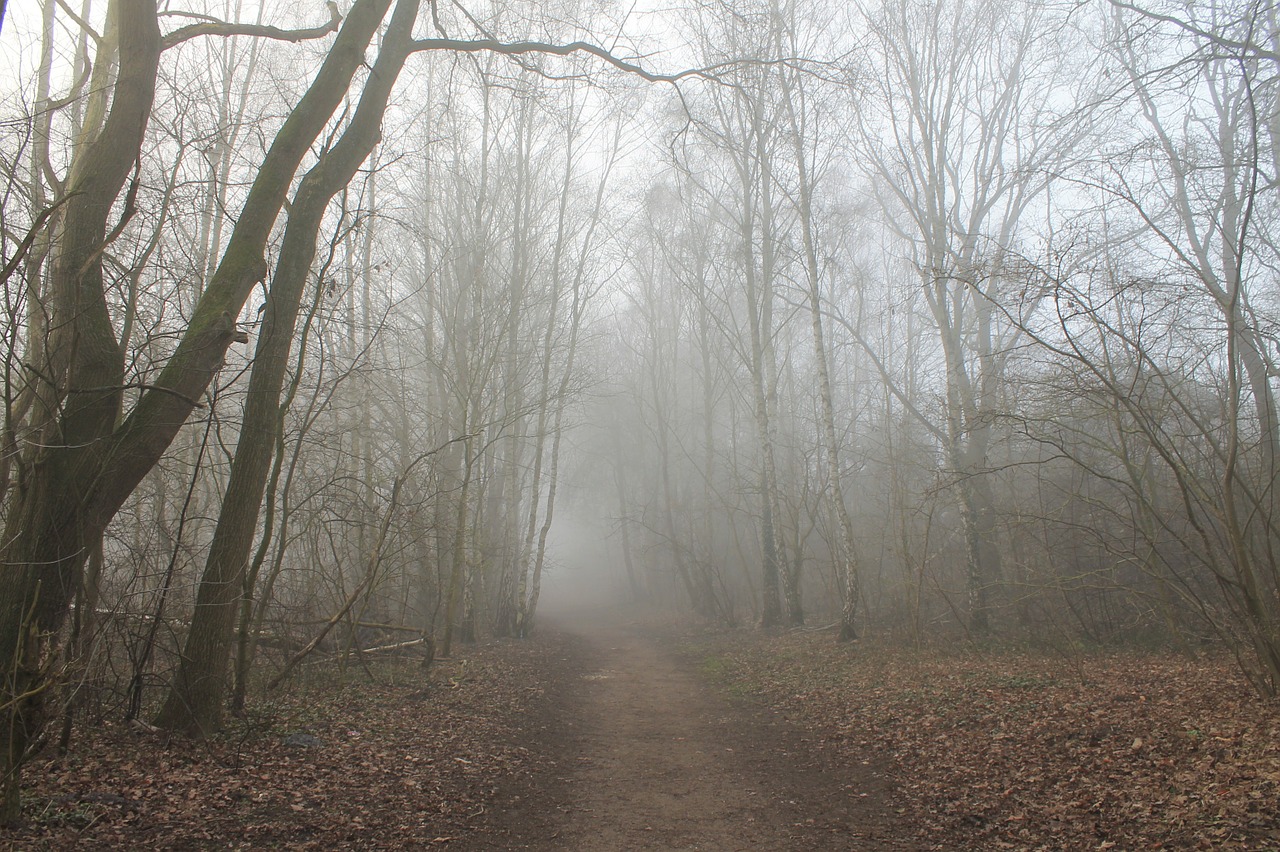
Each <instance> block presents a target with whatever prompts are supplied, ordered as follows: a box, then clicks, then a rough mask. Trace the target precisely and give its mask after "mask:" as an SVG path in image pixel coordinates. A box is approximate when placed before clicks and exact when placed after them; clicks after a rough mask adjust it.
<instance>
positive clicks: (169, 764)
mask: <svg viewBox="0 0 1280 852" xmlns="http://www.w3.org/2000/svg"><path fill="white" fill-rule="evenodd" d="M25 784H26V787H25V794H26V803H27V804H26V815H27V823H26V825H25V827H24V828H22V829H20V830H17V831H10V832H7V833H0V847H3V848H16V849H50V850H54V849H59V850H60V849H70V848H75V849H235V848H241V849H314V850H328V849H435V848H448V849H454V850H468V852H483V850H504V849H511V850H515V849H534V850H548V852H550V850H600V852H608V850H631V849H669V850H675V849H698V850H747V849H750V850H790V849H795V850H800V849H805V850H824V849H828V850H927V849H939V850H951V849H975V850H976V849H1027V850H1032V849H1051V850H1059V849H1064V850H1065V849H1080V850H1086V849H1101V850H1106V849H1116V850H1129V849H1135V850H1136V849H1171V850H1172V849H1197V848H1201V849H1273V850H1274V849H1280V807H1278V803H1280V706H1278V705H1277V703H1275V702H1263V701H1260V700H1258V699H1256V698H1255V697H1254V696H1253V694H1252V693H1251V692H1250V690H1249V689H1248V687H1247V685H1246V684H1244V683H1243V681H1242V679H1241V678H1240V677H1239V676H1238V675H1237V674H1236V673H1235V671H1234V668H1233V667H1232V664H1231V662H1230V661H1229V660H1228V659H1225V658H1222V657H1218V656H1212V655H1209V656H1204V657H1200V658H1196V659H1191V658H1187V657H1180V656H1167V655H1154V654H1106V655H1087V656H1082V655H1078V654H1076V655H1071V656H1055V655H1048V654H1041V653H1026V652H1014V651H1009V650H1001V651H986V652H982V653H980V652H978V651H977V650H975V649H974V648H958V649H957V648H952V649H946V650H928V651H905V650H901V649H897V650H895V649H889V648H879V647H872V646H867V645H861V644H854V645H851V646H837V645H835V644H834V643H833V642H832V640H831V636H830V634H829V633H828V632H826V631H822V632H791V633H782V634H766V633H761V632H758V631H733V632H728V633H726V632H691V631H688V630H671V629H662V628H660V627H659V626H656V625H654V624H652V623H649V624H641V623H628V622H626V621H625V620H623V619H620V618H614V619H612V620H596V621H594V622H581V621H577V622H574V623H573V624H572V626H570V625H568V624H567V623H565V624H564V625H563V626H560V625H553V624H547V625H544V629H543V630H540V631H539V634H538V636H537V637H536V638H535V639H533V640H530V641H526V642H515V641H504V642H494V643H489V644H484V645H480V646H475V647H469V648H466V649H464V650H463V651H462V652H461V653H460V654H459V655H457V656H455V658H454V659H451V660H444V661H439V662H438V663H437V665H436V667H435V668H434V669H433V670H432V672H431V674H430V676H425V675H424V674H423V672H422V671H421V669H420V668H419V667H417V666H416V665H413V664H411V663H408V662H403V661H401V662H388V663H376V664H375V663H372V662H371V663H370V664H369V666H368V667H367V668H364V667H362V666H359V665H354V666H352V667H350V668H349V670H348V671H347V672H346V676H345V677H344V678H342V679H341V680H339V679H338V678H337V677H336V673H334V672H333V671H331V670H329V669H327V668H326V667H324V666H315V667H312V668H311V669H309V671H308V672H307V673H306V676H305V677H303V678H299V679H298V681H297V682H296V683H295V684H293V685H292V687H291V691H289V692H286V693H284V694H282V695H280V696H278V697H277V698H275V699H274V701H273V703H271V704H270V705H261V706H259V707H258V708H257V709H255V711H254V713H253V714H251V716H250V717H249V718H248V719H245V720H238V721H236V722H235V723H234V724H232V725H231V726H230V727H229V729H228V731H227V732H226V733H225V734H223V735H221V736H219V737H217V738H215V739H212V740H208V741H205V742H202V743H192V742H189V741H185V740H181V739H173V740H168V739H166V738H164V737H162V736H160V735H157V734H152V733H145V732H142V733H139V732H135V731H132V730H130V729H128V728H127V727H125V726H123V725H106V726H103V727H101V728H99V729H95V730H91V731H88V730H87V731H83V732H80V733H78V735H77V741H76V743H75V745H74V747H73V749H72V751H71V753H70V754H69V755H68V756H65V757H53V756H46V757H40V758H37V760H36V761H35V762H34V763H33V764H32V765H31V766H30V767H29V768H28V770H27V773H26V778H25Z"/></svg>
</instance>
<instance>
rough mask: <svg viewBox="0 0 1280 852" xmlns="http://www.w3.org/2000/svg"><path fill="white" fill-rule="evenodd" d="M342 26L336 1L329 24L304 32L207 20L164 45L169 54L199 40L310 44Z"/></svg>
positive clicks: (178, 32) (173, 34) (170, 37)
mask: <svg viewBox="0 0 1280 852" xmlns="http://www.w3.org/2000/svg"><path fill="white" fill-rule="evenodd" d="M341 23H342V14H341V13H340V12H339V11H338V6H337V4H336V3H334V2H333V0H330V2H329V22H328V23H327V24H324V25H323V26H319V27H307V28H304V29H300V30H282V29H280V28H279V27H270V26H264V25H262V24H238V23H230V22H227V21H218V20H214V19H209V20H203V21H201V22H200V23H198V24H188V25H187V26H185V27H181V28H180V29H176V30H174V31H173V32H171V33H169V34H168V35H167V36H165V37H164V41H163V42H162V43H161V44H162V49H163V50H168V49H169V48H171V47H173V46H174V45H177V44H181V43H182V42H184V41H189V40H191V39H193V38H197V37H199V36H206V35H211V36H222V37H224V38H225V37H229V36H237V35H243V36H252V37H254V38H270V39H275V40H276V41H292V42H299V41H307V40H308V39H316V38H324V37H325V36H327V35H328V34H329V33H336V32H337V31H338V26H339V25H340V24H341Z"/></svg>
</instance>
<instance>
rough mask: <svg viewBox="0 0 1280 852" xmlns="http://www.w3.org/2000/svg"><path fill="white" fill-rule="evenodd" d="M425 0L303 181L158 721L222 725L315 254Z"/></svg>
mask: <svg viewBox="0 0 1280 852" xmlns="http://www.w3.org/2000/svg"><path fill="white" fill-rule="evenodd" d="M417 14H418V3H417V0H400V2H399V3H397V5H396V10H395V12H394V13H393V14H392V16H391V21H390V24H389V26H388V29H387V38H386V40H385V42H384V43H383V46H382V49H381V50H380V51H379V53H378V59H377V61H376V62H375V63H374V66H373V70H372V73H371V74H370V76H369V82H368V83H367V84H366V86H365V89H364V92H363V94H362V95H361V98H360V103H359V105H358V106H357V108H356V111H355V114H354V115H353V116H352V118H351V123H350V124H349V125H348V127H347V129H346V131H345V132H344V133H343V135H342V138H341V139H340V140H339V141H338V143H337V144H336V145H335V146H334V147H333V148H331V149H330V150H329V151H327V152H325V153H324V154H323V155H321V157H320V160H319V161H318V162H317V163H316V165H315V166H314V167H312V169H311V171H309V172H308V173H307V175H306V176H305V177H304V178H303V179H302V182H301V183H300V184H299V186H298V191H297V193H296V194H295V196H294V201H293V205H292V207H291V208H290V211H289V222H288V225H287V226H286V228H285V233H284V242H283V245H282V246H281V250H280V263H279V266H278V267H277V269H276V274H275V276H274V278H273V279H272V281H271V287H270V290H269V291H268V294H267V303H266V310H265V313H264V315H263V320H262V332H261V336H260V337H259V338H258V346H257V351H256V352H255V355H254V363H253V370H252V372H251V374H250V377H249V391H248V396H247V399H246V402H245V412H244V420H243V423H242V426H241V429H240V437H239V441H238V442H237V444H236V452H235V456H234V458H233V460H232V464H231V474H230V479H229V481H228V483H227V492H226V496H225V498H224V500H223V504H222V511H221V513H220V514H219V516H218V526H217V529H216V530H215V531H214V536H213V542H212V544H211V545H210V548H209V556H208V559H207V561H206V563H205V570H204V574H203V576H202V577H201V580H200V586H199V589H198V590H197V594H196V606H195V612H194V614H193V616H192V619H191V629H190V631H189V633H188V634H187V641H186V645H185V647H184V650H183V653H182V657H181V662H180V663H179V666H178V672H177V675H176V676H175V679H174V682H173V685H172V687H171V689H170V692H169V695H168V697H167V698H166V700H165V703H164V706H163V707H162V708H161V710H160V714H159V716H158V717H157V719H156V725H157V726H159V727H161V728H165V729H168V730H173V731H179V732H181V733H184V734H187V735H189V736H204V735H207V734H209V733H212V732H213V731H216V730H217V729H218V728H219V727H221V724H222V711H223V699H224V697H225V695H226V681H227V677H226V675H227V663H228V660H229V659H230V652H231V647H232V641H233V637H234V627H235V618H236V612H237V610H238V608H239V604H240V597H241V594H242V593H243V587H244V573H245V570H246V567H247V564H248V559H249V551H250V549H251V548H252V546H253V539H254V535H255V533H256V531H257V527H258V515H259V512H260V510H261V507H262V495H263V491H264V489H265V487H266V481H267V474H268V473H269V471H270V468H271V457H272V454H273V450H274V448H275V446H276V443H277V436H276V430H277V428H278V427H279V422H280V391H281V389H282V387H283V384H284V374H285V369H286V367H287V366H288V363H289V355H290V352H291V351H292V347H293V338H294V331H295V329H296V326H297V319H298V314H299V312H300V309H301V305H302V294H303V292H304V290H305V289H306V282H307V276H308V274H309V273H310V272H311V263H312V261H313V260H314V259H315V254H316V236H317V234H318V233H319V230H320V223H321V220H322V218H323V217H324V213H325V210H326V209H327V207H328V205H329V202H330V200H331V199H332V198H333V196H334V195H335V194H337V192H338V191H339V190H341V189H342V188H343V187H345V186H346V185H347V184H348V183H349V182H350V181H351V179H352V178H353V177H354V176H355V172H356V169H357V168H359V166H360V164H361V163H363V162H364V161H365V160H366V159H367V158H368V156H369V154H370V153H371V152H372V151H373V147H374V145H375V144H377V141H378V139H379V137H380V131H379V128H380V127H381V124H382V116H383V113H384V112H385V110H386V106H387V102H388V99H389V98H390V95H391V89H392V86H393V85H394V84H395V80H396V78H397V76H398V75H399V73H400V69H401V68H402V67H403V65H404V61H405V58H406V57H407V56H408V55H409V50H410V47H411V41H410V38H411V33H412V28H413V22H414V20H415V19H416V18H417Z"/></svg>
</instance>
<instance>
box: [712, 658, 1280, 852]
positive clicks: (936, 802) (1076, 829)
mask: <svg viewBox="0 0 1280 852" xmlns="http://www.w3.org/2000/svg"><path fill="white" fill-rule="evenodd" d="M699 647H700V648H701V649H702V652H703V653H705V654H708V655H709V656H708V659H713V660H715V661H716V662H714V664H712V665H711V666H710V668H711V669H712V670H714V669H723V670H724V672H725V674H724V675H723V677H724V678H726V679H728V680H729V681H730V682H731V683H733V684H735V685H736V687H737V688H738V689H739V690H744V689H745V690H747V691H750V692H752V693H754V694H756V695H758V696H760V697H762V698H763V699H764V700H765V701H767V702H768V703H769V704H771V705H772V706H774V707H775V708H776V709H778V710H779V711H781V712H782V713H784V714H785V715H786V716H788V717H790V718H791V719H792V720H793V721H795V722H796V723H798V724H800V725H801V726H803V727H805V728H806V729H808V730H809V731H810V732H811V734H812V736H813V738H814V739H815V740H816V741H817V742H818V743H819V745H820V747H822V748H827V749H832V750H835V751H837V752H839V753H840V754H842V755H843V757H844V763H845V765H846V766H848V767H850V768H851V771H856V769H853V768H854V767H857V766H859V765H860V763H861V761H863V760H865V759H866V758H867V756H868V755H883V756H885V757H887V758H888V760H889V761H890V767H889V768H888V771H889V772H890V773H891V775H892V781H893V784H894V790H895V794H894V795H895V800H896V801H895V805H894V806H895V809H896V810H897V811H898V813H899V815H900V816H901V817H902V823H903V824H904V825H908V826H912V827H913V829H914V830H916V831H917V840H918V841H919V843H920V845H921V846H922V847H923V848H933V849H948V850H950V849H1000V848H1005V849H1054V850H1057V849H1082V850H1083V849H1099V850H1105V849H1125V850H1133V849H1276V848H1280V706H1278V705H1277V704H1276V703H1275V702H1264V701H1260V700H1259V699H1257V698H1256V697H1255V695H1254V694H1253V693H1252V691H1251V690H1250V689H1249V687H1248V686H1247V684H1246V683H1245V682H1244V681H1243V679H1242V678H1240V677H1239V676H1238V675H1237V674H1236V673H1235V669H1234V666H1233V665H1232V663H1231V662H1230V661H1229V660H1227V659H1223V658H1219V657H1204V658H1202V659H1197V660H1190V659H1186V658H1183V657H1175V656H1167V655H1118V654H1117V655H1105V656H1088V657H1080V658H1072V659H1067V658H1061V657H1058V658H1048V657H1043V656H1034V655H1027V654H1012V653H1000V654H992V655H985V656H983V655H977V654H960V653H938V652H925V653H921V654H915V653H910V652H904V651H900V650H887V649H874V648H870V647H865V646H854V647H841V646H837V645H835V644H834V643H832V642H831V639H830V637H829V636H819V635H814V634H796V635H788V636H782V637H768V636H761V635H759V634H739V635H735V636H734V637H732V638H731V639H730V638H720V639H716V640H714V641H712V642H710V643H708V641H707V640H700V643H699ZM704 667H705V666H704Z"/></svg>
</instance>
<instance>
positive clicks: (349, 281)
mask: <svg viewBox="0 0 1280 852" xmlns="http://www.w3.org/2000/svg"><path fill="white" fill-rule="evenodd" d="M339 6H340V8H338V9H337V17H335V18H334V19H333V20H331V21H328V22H327V23H326V20H325V18H326V13H325V12H324V11H323V10H322V9H319V8H318V7H317V8H312V7H310V6H307V5H305V4H281V3H275V2H264V3H263V4H262V5H261V7H259V6H257V5H254V4H236V5H234V6H233V4H227V3H222V2H214V0H190V2H187V3H183V4H181V10H176V7H175V10H171V11H170V12H165V13H164V14H161V15H159V16H157V13H156V9H155V6H154V4H152V3H148V2H137V1H136V0H130V1H129V2H123V0H122V2H120V3H117V4H115V5H113V6H112V8H117V7H118V11H117V12H116V14H118V15H119V16H121V17H120V19H119V21H116V22H112V23H111V25H110V26H108V22H107V20H106V17H105V16H106V13H107V5H106V4H105V3H88V4H86V14H87V18H86V17H82V16H80V15H72V14H71V13H70V12H69V11H68V9H67V8H66V7H65V6H64V5H62V4H58V3H49V2H46V3H43V4H22V5H21V6H17V7H14V8H11V9H9V10H8V13H9V17H8V18H7V19H6V20H5V22H4V25H3V31H2V32H0V41H3V46H4V48H5V58H4V60H3V61H4V65H3V66H2V67H3V68H4V69H5V70H6V71H11V72H12V73H10V74H7V75H5V79H4V81H3V83H2V84H0V122H2V124H0V126H3V127H4V128H5V131H6V132H5V133H3V134H0V168H3V169H4V170H5V175H6V191H5V194H4V195H3V197H2V198H0V203H2V204H3V209H2V211H0V212H2V213H3V218H2V220H0V221H2V223H3V229H2V234H0V251H2V252H3V257H2V258H0V259H2V260H3V264H2V265H0V268H2V269H3V276H4V277H3V283H4V287H5V295H6V301H5V302H4V305H3V310H4V312H5V314H4V323H3V325H2V327H3V330H4V332H5V333H4V334H3V336H2V339H0V346H2V352H0V354H2V355H3V358H4V367H5V374H4V375H5V385H4V387H5V400H6V405H5V410H4V428H3V433H2V438H0V440H2V441H3V446H2V447H0V500H3V503H2V504H0V513H2V514H3V518H4V521H5V523H6V525H7V526H6V536H5V539H4V543H3V545H2V546H0V557H2V558H3V559H4V561H5V564H6V565H9V566H11V567H15V570H12V571H6V572H0V599H2V600H4V601H6V605H5V607H6V608H4V609H2V610H0V637H7V638H4V641H5V642H7V643H8V644H7V645H4V646H3V647H0V654H8V655H9V658H10V659H12V660H19V659H22V660H27V659H41V660H44V659H52V658H53V657H52V656H49V655H51V654H53V653H54V650H55V649H59V650H58V653H59V654H62V653H64V652H65V654H66V655H67V659H68V660H72V659H76V660H82V663H81V662H78V663H76V665H81V664H83V665H85V666H89V665H91V664H92V665H93V666H97V667H100V668H101V671H100V672H98V674H100V675H101V677H102V679H103V681H102V682H103V684H109V686H106V685H104V686H103V694H104V695H106V694H110V695H117V696H127V697H123V698H120V701H121V702H122V703H127V704H129V706H130V707H131V708H132V709H131V710H130V711H129V712H130V713H132V714H136V711H137V708H138V707H139V706H141V705H142V704H144V703H147V702H151V703H156V704H159V705H162V707H163V708H164V710H163V712H161V713H160V718H161V720H162V722H163V725H164V726H165V727H169V728H172V729H175V730H185V731H201V730H205V729H214V728H216V727H217V725H218V723H219V722H220V719H221V716H222V715H223V712H224V707H225V706H226V701H225V700H224V699H226V698H227V693H228V692H230V693H231V694H232V695H233V696H238V697H237V698H233V701H243V700H244V696H245V694H246V690H248V689H249V688H250V685H251V684H254V683H256V682H257V680H258V679H260V678H257V673H258V668H257V667H258V666H259V665H260V664H261V662H262V660H261V659H260V658H259V657H257V656H256V655H257V654H259V653H260V652H261V653H266V654H267V655H268V659H269V661H270V663H271V671H273V672H276V673H280V672H283V674H277V675H274V676H278V677H281V678H283V677H287V676H289V675H290V674H291V673H292V672H293V671H294V670H295V668H296V666H297V665H300V664H301V659H302V658H303V657H305V656H306V655H307V654H310V653H312V652H315V651H318V649H328V650H333V649H343V652H344V653H345V652H349V651H350V650H351V648H352V647H353V646H354V644H355V643H358V642H363V641H366V639H367V640H368V641H370V642H374V641H376V642H378V643H379V644H380V646H381V645H386V646H397V645H399V644H402V643H403V642H418V643H421V644H422V645H424V646H429V647H432V648H436V647H437V646H438V648H439V651H440V654H441V656H448V655H450V654H452V653H453V652H454V650H455V648H456V647H457V646H458V645H460V644H467V643H472V642H478V641H489V640H503V641H506V640H508V639H511V640H515V639H518V638H521V637H527V636H529V635H530V633H531V632H536V630H537V629H538V625H539V624H542V623H543V617H545V621H546V623H549V624H554V623H556V622H557V621H563V620H564V619H566V618H569V617H570V616H573V615H575V614H578V613H587V612H592V611H595V612H611V613H625V614H627V615H628V616H630V615H632V614H641V613H646V614H654V613H657V614H660V615H661V616H662V617H664V618H676V619H684V620H687V621H689V622H692V623H699V624H710V625H719V626H746V625H757V626H762V627H765V628H770V629H775V628H777V629H782V628H787V627H797V628H798V627H804V626H810V627H813V626H820V627H824V628H825V627H830V628H832V630H833V632H836V633H837V635H838V636H839V637H840V638H843V639H846V640H847V639H854V638H857V637H861V636H874V637H879V638H883V639H885V640H886V641H895V642H904V643H912V644H917V645H919V644H924V643H928V642H943V643H949V642H953V641H956V640H958V639H960V638H969V639H974V638H985V637H1009V638H1035V639H1037V640H1045V641H1055V642H1061V643H1063V644H1068V645H1074V644H1076V643H1084V644H1091V645H1092V644H1113V643H1135V642H1140V643H1157V644H1161V643H1173V644H1178V643H1182V644H1186V643H1188V642H1199V641H1201V640H1203V639H1205V638H1207V637H1218V638H1220V639H1222V641H1226V642H1230V643H1233V646H1234V647H1235V648H1236V650H1238V651H1239V653H1240V656H1241V658H1242V659H1243V660H1245V665H1246V666H1247V667H1248V668H1249V672H1250V676H1251V677H1252V678H1253V679H1254V680H1255V681H1256V682H1258V683H1273V684H1274V683H1277V682H1280V644H1278V643H1280V638H1278V634H1277V632H1276V629H1275V625H1276V624H1277V623H1280V592H1278V590H1280V569H1278V568H1277V562H1276V560H1275V559H1274V554H1275V552H1276V549H1277V547H1278V546H1280V541H1278V540H1277V532H1276V530H1277V529H1278V528H1280V524H1278V523H1277V521H1278V520H1280V518H1278V517H1277V509H1278V508H1280V506H1278V505H1277V498H1276V495H1277V494H1280V488H1277V486H1278V485H1280V481H1278V479H1280V406H1278V404H1277V399H1276V387H1275V377H1276V376H1277V375H1280V365H1277V363H1276V354H1277V346H1276V340H1277V339H1278V337H1280V304H1278V303H1277V293H1278V292H1280V290H1277V288H1276V286H1275V269H1276V268H1278V267H1280V256H1278V249H1277V246H1280V204H1277V198H1278V197H1280V196H1277V194H1276V192H1275V189H1274V183H1275V172H1276V171H1277V170H1280V136H1277V133H1280V123H1277V122H1276V121H1274V120H1273V118H1274V117H1275V116H1276V115H1277V114H1280V74H1276V73H1275V72H1276V59H1275V52H1274V50H1273V48H1272V47H1271V46H1270V45H1271V41H1270V40H1268V39H1271V36H1272V35H1274V34H1273V33H1269V32H1268V33H1263V30H1265V29H1266V27H1265V26H1263V27H1261V29H1259V26H1261V25H1259V26H1255V23H1256V21H1260V20H1262V19H1263V17H1264V16H1262V10H1261V7H1255V6H1254V5H1250V4H1246V3H1234V2H1215V3H1208V4H1191V5H1190V6H1187V5H1186V4H1172V3H1169V4H1165V3H1156V4H1153V5H1151V6H1150V7H1149V8H1148V7H1146V6H1142V7H1134V8H1130V7H1129V6H1128V5H1126V4H1106V3H1096V4H1095V3H1084V4H1065V5H1058V4H1045V3H1041V2H1032V0H1014V2H1008V3H992V2H974V0H939V2H930V3H920V2H915V0H882V2H880V1H878V2H867V3H853V4H849V3H835V2H828V0H794V1H793V2H763V0H760V2H755V0H751V2H746V1H745V0H744V2H734V3H721V4H715V3H713V4H706V3H688V4H684V3H675V4H664V5H662V6H661V7H660V8H658V7H655V6H653V5H652V4H650V5H648V6H641V7H634V6H631V5H628V4H621V5H619V4H614V3H611V2H601V3H594V4H573V3H569V4H560V5H556V4H551V5H548V4H542V3H539V4H533V3H521V2H500V3H492V4H488V5H484V6H481V5H476V4H470V3H461V4H454V5H450V6H447V7H445V6H437V5H436V4H432V5H431V14H428V13H427V10H426V7H425V6H424V7H422V8H421V9H419V8H418V6H417V5H416V4H414V3H413V2H410V0H396V2H395V3H394V4H390V6H393V7H394V8H393V9H391V8H390V6H389V5H388V3H386V2H382V3H381V4H380V3H379V0H353V1H352V2H346V3H342V4H339ZM166 8H167V7H166ZM1265 11H1266V12H1267V14H1268V15H1269V14H1270V12H1271V10H1270V7H1267V8H1266V10H1265ZM236 14H238V15H239V16H240V19H239V20H236V21H229V20H226V19H228V18H231V17H234V16H235V15H236ZM391 16H397V17H394V18H393V17H391ZM1266 20H1268V21H1269V20H1270V18H1269V17H1268V18H1266ZM1267 26H1270V25H1269V24H1268V25H1267ZM86 28H88V29H86ZM1263 35H1266V38H1263ZM117 48H118V49H117ZM360 56H363V57H364V61H363V63H362V62H358V61H355V60H354V59H353V57H360ZM73 497H74V499H72V498H73ZM98 613H102V614H103V616H104V619H103V620H101V621H98V620H97V614H98ZM86 614H89V615H86ZM5 619H7V621H6V620H5ZM31 619H35V621H34V622H32V621H31ZM107 624H111V625H120V624H125V625H132V626H136V625H149V627H148V628H147V629H141V628H137V629H134V627H130V629H124V628H115V627H113V628H112V629H107V628H106V627H105V626H104V625H107ZM33 625H34V632H33ZM151 625H154V626H153V627H151ZM405 636H411V637H415V638H412V639H408V640H406V639H405V638H404V637H405ZM26 637H35V638H30V639H28V638H26ZM32 643H34V644H32ZM343 643H346V644H345V645H343ZM35 646H39V647H35ZM415 647H416V646H415ZM284 648H294V649H299V648H300V649H302V650H303V651H304V652H305V653H303V654H302V657H298V658H296V659H295V658H290V657H287V656H282V654H283V652H282V651H280V650H279V649H284ZM33 654H34V656H31V655H33ZM91 661H92V662H91ZM123 661H128V662H127V663H126V662H123ZM15 665H17V664H16V663H15ZM68 665H71V664H70V663H68ZM72 667H73V668H74V666H72ZM24 670H25V669H24ZM43 671H44V670H43V669H41V672H43ZM44 676H45V675H44V674H41V673H37V674H32V675H31V677H32V678H34V679H35V681H40V680H41V679H42V678H43V677H44ZM40 692H41V689H40V688H36V687H32V689H31V692H30V694H32V695H36V694H39V693H40ZM26 694H27V693H25V692H23V693H22V695H26ZM15 700H16V699H15ZM24 700H26V699H24ZM4 727H5V726H0V729H4ZM15 730H16V728H15ZM0 745H3V744H0ZM19 745H21V744H19ZM21 752H22V748H20V747H18V748H16V751H13V753H15V754H17V753H21Z"/></svg>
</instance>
